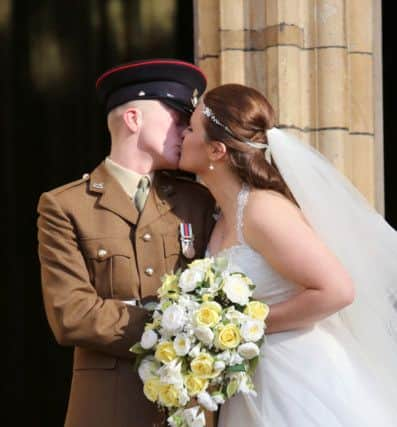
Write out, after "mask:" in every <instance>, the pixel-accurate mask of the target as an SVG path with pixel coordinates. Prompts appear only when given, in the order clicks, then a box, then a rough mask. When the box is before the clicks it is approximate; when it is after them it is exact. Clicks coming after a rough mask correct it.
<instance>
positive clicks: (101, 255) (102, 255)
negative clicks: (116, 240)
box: [98, 249, 108, 258]
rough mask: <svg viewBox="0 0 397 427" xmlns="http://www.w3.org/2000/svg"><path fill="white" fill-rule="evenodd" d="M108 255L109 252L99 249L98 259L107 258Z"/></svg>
mask: <svg viewBox="0 0 397 427" xmlns="http://www.w3.org/2000/svg"><path fill="white" fill-rule="evenodd" d="M107 254H108V251H107V250H106V249H98V257H99V258H105V256H106V255H107Z"/></svg>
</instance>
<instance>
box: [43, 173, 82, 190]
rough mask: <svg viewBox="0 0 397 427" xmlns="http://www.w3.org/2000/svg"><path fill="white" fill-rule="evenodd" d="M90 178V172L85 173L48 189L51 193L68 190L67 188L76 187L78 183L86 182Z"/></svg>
mask: <svg viewBox="0 0 397 427" xmlns="http://www.w3.org/2000/svg"><path fill="white" fill-rule="evenodd" d="M89 179H90V174H88V173H85V174H84V175H83V176H82V178H80V179H76V180H75V181H72V182H68V183H67V184H64V185H61V186H60V187H57V188H54V189H53V190H51V191H50V193H52V194H59V193H62V192H63V191H66V190H68V189H69V188H73V187H77V186H78V185H80V184H83V183H84V182H87V181H88V180H89Z"/></svg>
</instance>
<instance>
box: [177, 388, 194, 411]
mask: <svg viewBox="0 0 397 427" xmlns="http://www.w3.org/2000/svg"><path fill="white" fill-rule="evenodd" d="M190 399H191V397H190V396H189V393H188V392H187V390H186V389H185V388H184V387H181V388H180V390H179V399H178V400H179V404H180V405H181V406H185V405H187V404H188V403H189V402H190Z"/></svg>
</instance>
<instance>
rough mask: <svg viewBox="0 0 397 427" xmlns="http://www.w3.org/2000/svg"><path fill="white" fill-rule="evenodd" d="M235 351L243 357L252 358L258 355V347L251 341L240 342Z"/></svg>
mask: <svg viewBox="0 0 397 427" xmlns="http://www.w3.org/2000/svg"><path fill="white" fill-rule="evenodd" d="M237 351H238V352H239V354H240V355H241V356H243V357H244V359H248V360H249V359H253V358H254V357H256V356H258V354H259V347H258V346H257V345H256V344H255V343H253V342H246V343H244V344H241V345H240V346H239V347H238V349H237Z"/></svg>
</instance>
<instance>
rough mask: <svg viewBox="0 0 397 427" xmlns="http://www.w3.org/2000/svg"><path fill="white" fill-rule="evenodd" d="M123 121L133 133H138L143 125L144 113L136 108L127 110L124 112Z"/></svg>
mask: <svg viewBox="0 0 397 427" xmlns="http://www.w3.org/2000/svg"><path fill="white" fill-rule="evenodd" d="M123 120H124V123H125V125H126V126H127V127H128V129H129V130H130V131H131V132H132V133H137V132H138V130H139V129H140V127H141V125H142V111H141V110H140V109H139V108H135V107H130V108H127V109H126V110H125V111H124V114H123Z"/></svg>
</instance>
